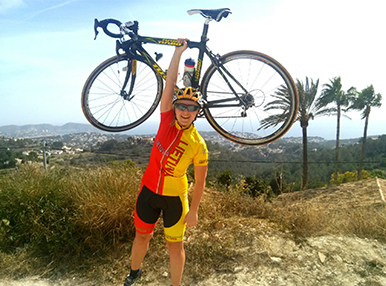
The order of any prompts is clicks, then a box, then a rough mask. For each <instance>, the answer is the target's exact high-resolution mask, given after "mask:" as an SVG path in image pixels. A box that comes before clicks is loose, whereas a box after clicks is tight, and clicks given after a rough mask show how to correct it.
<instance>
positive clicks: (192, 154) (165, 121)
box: [142, 110, 208, 196]
mask: <svg viewBox="0 0 386 286" xmlns="http://www.w3.org/2000/svg"><path fill="white" fill-rule="evenodd" d="M191 164H194V166H206V165H207V164H208V149H207V147H206V143H205V140H204V139H203V138H202V137H201V135H200V134H199V133H198V132H197V129H196V127H194V125H193V124H192V125H191V126H190V127H189V128H187V129H183V128H182V127H180V126H179V124H178V123H177V122H176V120H175V118H174V111H173V110H170V111H167V112H164V113H161V123H160V126H159V129H158V132H157V135H156V137H155V140H154V143H153V147H152V151H151V155H150V161H149V165H148V167H147V169H146V171H145V174H144V176H143V178H142V185H145V186H146V187H147V188H149V189H150V190H151V191H153V192H155V193H157V194H160V195H165V196H179V195H181V194H185V193H186V192H187V189H188V180H187V176H186V170H187V169H188V167H189V166H190V165H191Z"/></svg>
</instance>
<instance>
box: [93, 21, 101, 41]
mask: <svg viewBox="0 0 386 286" xmlns="http://www.w3.org/2000/svg"><path fill="white" fill-rule="evenodd" d="M99 26H100V25H99V21H98V19H95V20H94V32H95V37H94V41H95V40H96V38H97V36H98V34H99V32H98V27H99Z"/></svg>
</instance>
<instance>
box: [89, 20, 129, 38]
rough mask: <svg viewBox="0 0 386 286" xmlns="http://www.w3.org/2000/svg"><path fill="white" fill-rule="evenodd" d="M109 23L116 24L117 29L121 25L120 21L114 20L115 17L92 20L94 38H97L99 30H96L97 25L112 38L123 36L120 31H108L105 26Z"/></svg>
mask: <svg viewBox="0 0 386 286" xmlns="http://www.w3.org/2000/svg"><path fill="white" fill-rule="evenodd" d="M109 24H114V25H116V26H118V28H119V29H121V26H122V22H121V21H118V20H115V19H105V20H102V21H100V22H99V21H98V19H95V20H94V32H95V38H94V40H95V39H96V38H97V36H98V34H99V32H98V28H99V27H101V28H102V29H103V32H105V33H106V35H108V36H110V37H112V38H122V37H123V35H122V34H121V33H119V34H116V33H113V32H110V31H109V30H108V28H107V26H108V25H109Z"/></svg>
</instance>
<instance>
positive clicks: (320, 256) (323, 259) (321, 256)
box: [318, 252, 326, 264]
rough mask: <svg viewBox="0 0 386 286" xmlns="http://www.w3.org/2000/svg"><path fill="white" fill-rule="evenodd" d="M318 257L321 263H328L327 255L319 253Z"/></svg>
mask: <svg viewBox="0 0 386 286" xmlns="http://www.w3.org/2000/svg"><path fill="white" fill-rule="evenodd" d="M318 255H319V260H320V262H322V263H323V264H324V262H325V261H326V255H324V254H323V253H321V252H319V253H318Z"/></svg>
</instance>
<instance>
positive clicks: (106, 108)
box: [82, 55, 163, 132]
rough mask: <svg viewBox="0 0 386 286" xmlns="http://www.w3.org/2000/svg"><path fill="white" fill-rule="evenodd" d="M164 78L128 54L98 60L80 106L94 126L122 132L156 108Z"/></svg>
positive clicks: (145, 117)
mask: <svg viewBox="0 0 386 286" xmlns="http://www.w3.org/2000/svg"><path fill="white" fill-rule="evenodd" d="M162 88H163V82H162V79H161V77H160V76H159V75H158V74H156V73H155V71H154V69H152V68H151V67H150V66H149V65H148V64H147V63H145V62H142V61H140V60H135V59H131V58H130V57H128V56H127V55H120V56H114V57H111V58H109V59H107V60H106V61H104V62H103V63H101V64H100V65H99V66H98V67H97V68H96V69H95V70H94V71H93V72H92V73H91V74H90V76H89V77H88V79H87V81H86V83H85V84H84V87H83V91H82V110H83V113H84V115H85V116H86V118H87V120H88V121H89V122H90V123H91V124H92V125H93V126H95V127H97V128H99V129H101V130H103V131H109V132H121V131H126V130H129V129H132V128H134V127H136V126H138V125H139V124H141V123H143V122H144V121H145V120H146V119H147V118H149V117H150V115H151V114H152V113H153V112H154V110H155V109H156V108H157V105H158V103H159V101H160V99H161V92H162Z"/></svg>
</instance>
